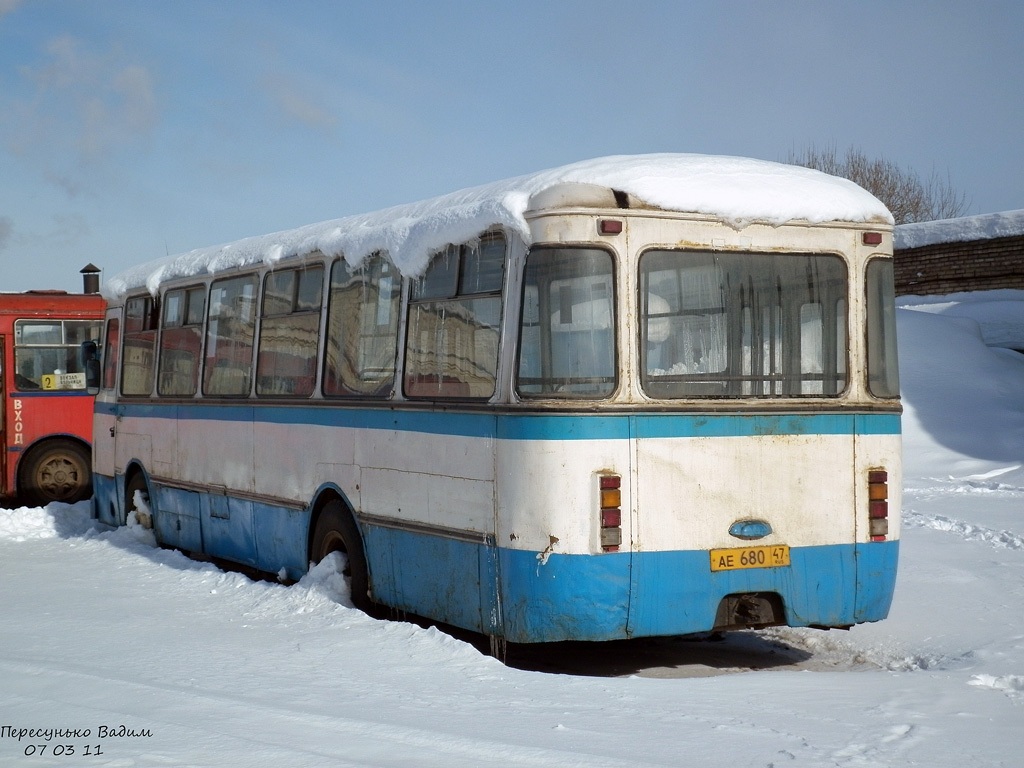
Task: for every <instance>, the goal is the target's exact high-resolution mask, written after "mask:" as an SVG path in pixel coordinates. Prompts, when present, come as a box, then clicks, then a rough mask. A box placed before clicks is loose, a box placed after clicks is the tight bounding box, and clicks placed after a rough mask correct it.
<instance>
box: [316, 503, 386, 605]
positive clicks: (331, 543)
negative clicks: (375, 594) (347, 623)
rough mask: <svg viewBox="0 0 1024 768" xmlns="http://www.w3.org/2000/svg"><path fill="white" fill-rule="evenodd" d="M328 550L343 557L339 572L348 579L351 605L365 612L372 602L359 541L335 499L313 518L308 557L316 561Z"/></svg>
mask: <svg viewBox="0 0 1024 768" xmlns="http://www.w3.org/2000/svg"><path fill="white" fill-rule="evenodd" d="M332 552H342V553H343V554H344V555H345V558H346V560H347V563H346V565H345V570H344V572H343V575H344V576H345V578H346V580H347V581H348V585H349V592H350V593H351V595H352V604H353V605H354V606H355V607H356V608H358V609H359V610H361V611H365V612H369V611H370V609H371V608H372V607H373V601H372V600H371V599H370V595H369V591H370V588H369V577H368V575H367V570H366V554H365V553H364V552H363V540H362V538H361V537H360V536H359V530H358V529H357V528H356V524H355V521H354V520H353V519H352V515H350V514H349V512H348V510H347V509H346V508H345V505H344V504H342V503H341V502H340V501H337V500H335V501H331V502H329V503H328V504H327V506H325V507H324V508H323V511H322V512H321V513H320V516H319V517H318V518H317V521H316V528H315V529H314V531H313V543H312V546H311V548H310V559H311V560H312V561H313V562H314V563H319V562H320V561H321V560H323V559H324V558H325V557H327V556H328V555H329V554H331V553H332Z"/></svg>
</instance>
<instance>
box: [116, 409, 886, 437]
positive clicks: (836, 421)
mask: <svg viewBox="0 0 1024 768" xmlns="http://www.w3.org/2000/svg"><path fill="white" fill-rule="evenodd" d="M96 411H97V412H98V413H101V414H107V415H124V416H129V417H136V418H155V419H181V420H189V421H193V420H198V421H223V422H253V421H255V422H257V423H261V424H296V425H309V426H329V427H346V428H350V429H377V430H396V431H399V432H421V433H426V434H438V435H457V436H461V437H496V438H498V439H503V440H621V439H626V438H628V437H630V436H631V435H632V436H633V437H636V438H665V437H753V436H761V435H851V434H858V435H898V434H900V417H899V415H898V414H893V413H870V414H864V413H862V414H842V413H838V414H829V413H821V414H764V413H714V414H707V413H704V414H688V413H678V412H673V413H651V412H640V413H633V414H628V413H622V414H620V413H585V414H584V413H579V412H573V413H544V414H537V413H516V412H510V411H508V410H496V411H491V412H481V413H468V412H462V413H459V412H453V411H424V410H413V409H405V408H391V407H386V408H348V407H334V406H330V405H324V406H311V405H305V404H304V405H296V406H278V405H259V404H252V403H246V404H241V405H220V404H205V403H204V404H196V405H191V404H189V405H180V404H166V405H163V404H153V403H137V404H136V403H122V404H120V405H111V404H109V403H97V406H96Z"/></svg>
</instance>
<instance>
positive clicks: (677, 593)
mask: <svg viewBox="0 0 1024 768" xmlns="http://www.w3.org/2000/svg"><path fill="white" fill-rule="evenodd" d="M94 483H95V491H96V492H95V494H94V497H93V503H94V505H95V509H94V514H96V516H97V517H98V518H99V519H100V520H101V521H103V522H106V523H109V524H112V525H116V524H117V523H118V520H117V512H116V508H117V506H118V505H119V502H118V498H119V497H121V496H122V495H123V493H124V489H123V479H121V478H118V479H114V478H110V477H105V476H102V475H98V476H96V477H95V478H94ZM151 490H152V491H153V496H154V498H153V501H154V505H153V516H154V527H155V529H156V533H157V535H158V537H159V539H160V541H161V543H164V544H169V545H172V546H177V547H181V548H184V549H187V550H192V551H200V550H203V551H206V552H207V553H209V554H212V555H214V556H219V557H227V558H230V559H233V560H236V561H238V562H241V563H247V564H249V565H253V566H256V567H258V568H261V569H263V570H267V571H271V572H277V571H278V570H279V569H282V568H283V569H284V570H285V572H286V573H287V574H288V576H289V577H291V578H299V577H300V576H301V575H302V574H303V573H304V572H305V570H306V565H307V563H306V534H307V531H308V527H309V510H308V509H307V510H295V509H285V508H282V507H274V506H272V505H267V504H260V503H255V502H251V501H246V500H242V499H233V498H229V497H226V496H223V495H219V494H208V493H197V492H194V491H184V490H178V489H170V488H165V487H160V486H157V487H154V488H152V489H151ZM361 529H362V534H363V540H364V542H365V551H366V557H367V564H368V567H369V572H370V582H371V586H372V589H373V593H374V597H375V598H376V599H377V600H378V601H380V602H382V603H384V604H386V605H390V606H392V607H395V608H399V609H402V610H406V611H409V612H411V613H415V614H418V615H423V616H430V617H432V618H434V619H436V620H438V621H444V622H447V623H451V624H454V625H457V626H460V627H463V628H466V629H470V630H473V631H478V632H483V633H485V634H493V635H497V636H503V637H505V638H506V639H507V640H509V641H511V642H552V641H561V640H612V639H622V638H627V637H650V636H668V635H682V634H690V633H696V632H706V631H709V630H711V629H712V628H713V627H714V624H715V619H716V614H717V610H718V605H719V603H720V602H721V600H722V598H724V597H725V596H727V595H734V594H748V593H753V592H767V593H775V594H778V595H779V596H780V597H781V599H782V601H783V603H784V606H785V622H786V623H787V624H789V625H792V626H807V625H823V626H845V625H852V624H857V623H862V622H866V621H878V620H880V619H883V618H885V616H886V615H887V614H888V611H889V607H890V603H891V600H892V594H893V586H894V583H895V578H896V566H897V560H898V557H899V542H898V541H890V542H871V543H865V544H837V545H828V546H813V547H793V548H792V549H791V550H790V560H791V565H790V566H787V567H781V568H755V569H744V570H736V571H720V572H712V571H711V569H710V563H709V554H708V552H707V551H704V550H679V551H669V552H619V553H607V554H596V555H565V554H558V553H552V554H549V555H546V556H544V555H542V554H541V553H538V552H535V551H530V550H514V549H506V548H499V547H495V546H493V544H487V543H485V542H484V541H483V537H482V536H481V540H480V541H479V542H476V543H474V542H471V541H466V540H459V539H453V538H448V537H443V536H436V535H431V534H429V533H426V532H417V531H410V530H400V529H395V528H391V527H386V526H379V525H373V524H368V523H367V522H366V521H362V524H361ZM567 608H568V609H567Z"/></svg>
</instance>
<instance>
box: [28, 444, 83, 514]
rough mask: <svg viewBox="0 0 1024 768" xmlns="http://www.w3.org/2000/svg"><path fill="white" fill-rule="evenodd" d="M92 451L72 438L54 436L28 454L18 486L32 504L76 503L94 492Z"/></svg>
mask: <svg viewBox="0 0 1024 768" xmlns="http://www.w3.org/2000/svg"><path fill="white" fill-rule="evenodd" d="M90 463H91V461H90V458H89V451H87V450H86V449H85V448H83V447H82V446H81V445H79V444H78V443H75V442H72V441H71V440H51V441H50V442H47V443H44V444H43V445H40V446H38V447H36V448H34V449H32V451H31V452H30V453H29V454H28V455H27V456H26V457H25V459H24V464H23V465H22V467H21V473H20V474H21V480H20V482H19V484H18V485H19V490H20V493H21V496H22V498H23V499H24V500H25V501H26V502H27V503H29V504H34V505H37V506H46V505H47V504H49V503H50V502H51V501H62V502H64V503H65V504H74V503H75V502H76V501H81V500H82V499H87V498H89V496H90V494H91V493H92V471H91V468H90Z"/></svg>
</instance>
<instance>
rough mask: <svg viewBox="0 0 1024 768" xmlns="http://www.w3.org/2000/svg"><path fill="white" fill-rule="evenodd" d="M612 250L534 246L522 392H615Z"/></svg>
mask: <svg viewBox="0 0 1024 768" xmlns="http://www.w3.org/2000/svg"><path fill="white" fill-rule="evenodd" d="M612 268H613V262H612V257H611V255H610V254H609V253H607V252H606V251H603V250H599V249H596V248H535V249H534V250H532V251H531V252H530V254H529V256H528V257H527V260H526V271H525V273H524V277H523V309H522V317H521V318H520V328H519V363H518V372H517V377H516V381H517V384H516V386H517V391H518V392H519V395H520V396H521V397H562V398H566V397H583V398H589V397H607V396H608V395H610V394H612V392H614V391H615V386H616V382H617V377H616V358H615V288H614V280H613V274H612Z"/></svg>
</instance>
